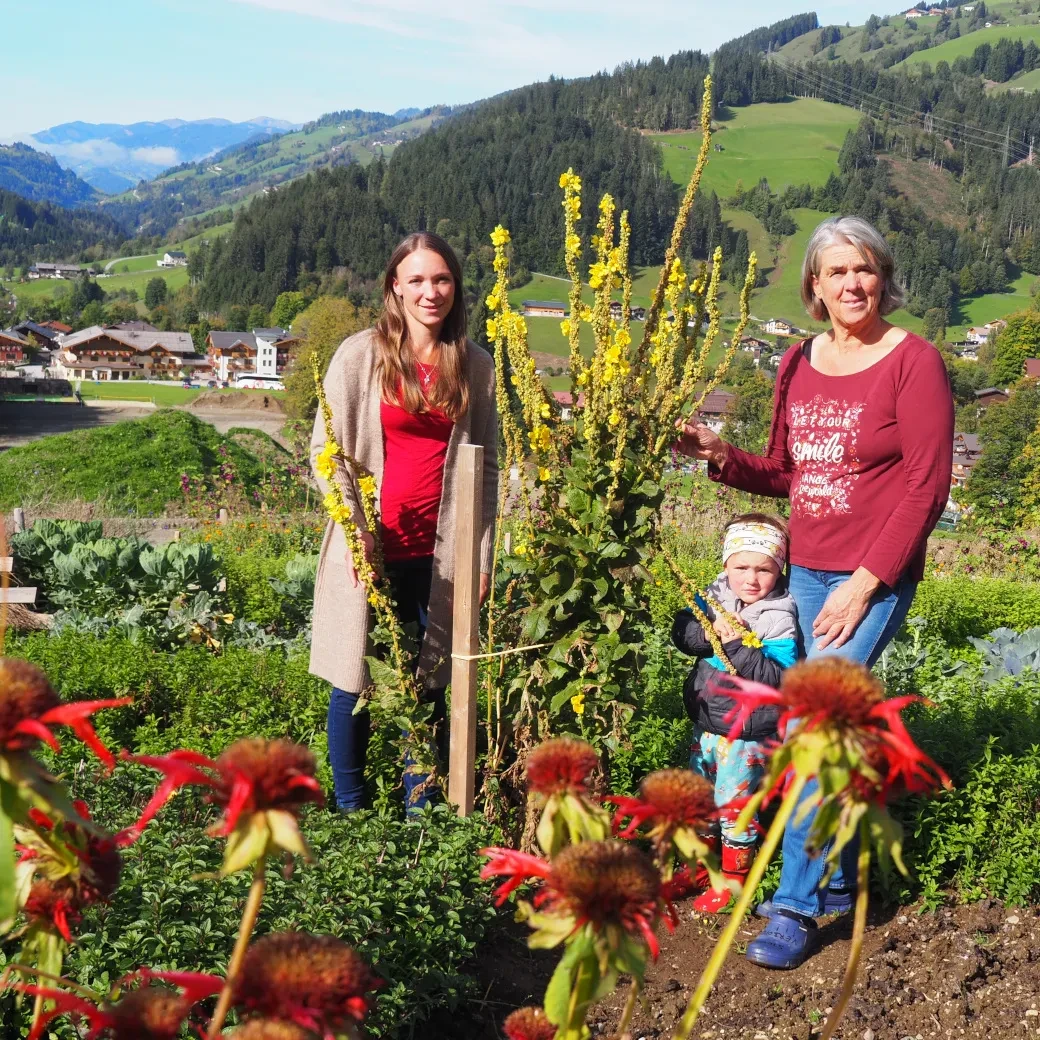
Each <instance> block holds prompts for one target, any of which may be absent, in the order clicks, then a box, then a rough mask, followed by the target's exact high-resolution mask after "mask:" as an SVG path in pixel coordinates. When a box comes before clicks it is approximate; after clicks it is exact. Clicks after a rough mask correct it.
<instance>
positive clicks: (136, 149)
mask: <svg viewBox="0 0 1040 1040" xmlns="http://www.w3.org/2000/svg"><path fill="white" fill-rule="evenodd" d="M299 126H300V124H298V123H290V122H288V121H287V120H284V119H272V118H271V117H269V116H258V117H257V118H255V119H250V120H246V121H244V122H233V121H231V120H228V119H219V118H210V119H190V120H189V119H165V120H158V121H156V122H140V123H84V122H80V121H75V122H69V123H61V124H59V125H58V126H52V127H50V128H48V129H47V130H41V131H40V132H39V133H35V134H33V135H32V137H31V138H30V139H29V141H28V143H29V144H31V145H33V146H34V147H36V148H38V149H40V150H41V151H45V152H48V153H49V154H51V155H53V156H54V157H55V158H56V159H57V160H58V162H60V163H61V165H62V166H64V167H66V168H67V169H71V170H73V171H74V172H75V173H76V174H78V175H79V176H80V177H81V178H82V179H83V180H85V181H87V182H88V183H89V184H91V185H93V186H94V187H95V188H97V189H98V190H100V191H103V192H106V193H107V194H116V193H119V192H122V191H126V190H127V189H129V188H132V187H134V186H135V185H136V184H138V183H139V182H140V181H142V180H149V179H151V178H153V177H157V176H158V175H159V174H161V173H163V172H164V171H165V170H168V169H170V167H173V166H178V165H180V164H181V163H185V162H197V161H198V160H200V159H204V158H206V157H207V156H209V155H213V154H214V153H216V152H220V151H223V150H225V149H227V148H230V147H232V146H234V145H236V144H240V143H242V142H243V141H246V140H248V139H250V138H267V137H271V136H274V135H277V134H281V133H285V132H287V131H290V130H295V129H298V128H299Z"/></svg>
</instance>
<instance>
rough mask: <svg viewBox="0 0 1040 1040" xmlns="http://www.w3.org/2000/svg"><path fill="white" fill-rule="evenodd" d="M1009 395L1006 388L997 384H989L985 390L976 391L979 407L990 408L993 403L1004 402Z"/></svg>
mask: <svg viewBox="0 0 1040 1040" xmlns="http://www.w3.org/2000/svg"><path fill="white" fill-rule="evenodd" d="M1008 397H1009V394H1008V392H1007V391H1006V390H1001V389H999V388H998V387H995V386H987V387H986V388H985V389H983V390H976V391H975V401H976V403H977V404H978V406H979V408H988V407H989V406H990V405H991V404H1003V403H1004V402H1005V401H1006V400H1007V399H1008Z"/></svg>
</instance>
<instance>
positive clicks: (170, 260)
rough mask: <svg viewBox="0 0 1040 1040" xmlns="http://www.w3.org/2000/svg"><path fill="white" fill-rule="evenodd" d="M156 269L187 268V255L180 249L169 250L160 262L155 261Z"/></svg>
mask: <svg viewBox="0 0 1040 1040" xmlns="http://www.w3.org/2000/svg"><path fill="white" fill-rule="evenodd" d="M155 266H156V267H187V266H188V254H187V253H185V252H183V251H181V250H180V249H171V250H169V251H167V252H165V253H163V255H162V259H161V260H156V261H155Z"/></svg>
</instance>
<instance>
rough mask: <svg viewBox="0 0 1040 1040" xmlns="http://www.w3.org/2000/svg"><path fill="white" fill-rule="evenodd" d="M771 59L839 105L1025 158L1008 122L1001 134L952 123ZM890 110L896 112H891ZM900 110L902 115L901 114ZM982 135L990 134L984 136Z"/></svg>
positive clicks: (1025, 148)
mask: <svg viewBox="0 0 1040 1040" xmlns="http://www.w3.org/2000/svg"><path fill="white" fill-rule="evenodd" d="M773 60H775V61H776V62H777V65H778V66H779V67H780V68H781V69H782V70H783V71H784V72H786V73H787V74H788V75H790V76H792V77H793V78H794V79H796V80H797V81H799V82H801V83H802V84H803V85H804V86H806V87H808V88H813V89H815V90H817V91H818V92H819V93H820V94H822V95H824V96H825V97H826V99H827V100H833V101H836V102H837V103H839V104H843V105H848V106H850V107H853V108H858V109H860V110H861V111H866V112H867V114H868V115H871V116H873V117H875V118H881V117H887V118H888V119H890V120H891V121H893V122H896V123H898V124H901V125H904V126H908V127H909V126H911V125H915V126H916V124H918V123H919V124H921V126H922V128H923V129H925V131H926V132H928V133H937V134H940V135H943V136H951V137H953V136H955V137H958V138H960V139H962V140H963V141H965V142H966V143H968V144H971V145H973V146H975V147H977V148H983V149H985V150H987V151H990V152H993V153H994V154H1000V153H1002V152H1003V150H1004V147H1005V144H1006V145H1007V146H1008V148H1009V154H1010V155H1012V156H1013V157H1014V159H1015V161H1018V160H1019V159H1024V158H1027V157H1028V154H1029V149H1028V146H1027V145H1026V143H1025V141H1024V140H1022V141H1021V142H1019V141H1018V140H1017V139H1014V140H1012V138H1011V135H1010V124H1008V127H1007V129H1006V131H1005V132H1004V133H998V132H996V131H992V130H986V129H984V128H982V127H976V126H972V125H969V124H967V123H955V122H953V121H952V120H948V119H945V118H943V117H941V116H937V115H936V114H935V113H934V112H920V111H917V110H915V109H912V108H909V107H908V106H906V105H902V104H900V103H899V102H895V101H890V100H888V99H886V98H879V97H876V96H875V95H873V94H868V93H867V92H865V91H862V90H859V89H858V88H855V87H850V86H848V85H847V84H845V83H842V82H840V81H836V80H833V79H829V78H828V77H826V76H823V75H821V74H820V73H818V72H816V71H815V70H814V71H811V72H808V71H806V70H805V69H803V68H802V67H801V66H798V65H794V64H788V63H786V62H784V61H782V60H779V59H775V58H774V59H773ZM893 109H895V110H896V111H892V110H893ZM899 109H902V110H903V112H900V111H898V110H899ZM903 113H906V114H905V115H904V114H903ZM911 117H912V119H913V121H914V122H913V124H911ZM985 135H990V136H989V137H987V136H985Z"/></svg>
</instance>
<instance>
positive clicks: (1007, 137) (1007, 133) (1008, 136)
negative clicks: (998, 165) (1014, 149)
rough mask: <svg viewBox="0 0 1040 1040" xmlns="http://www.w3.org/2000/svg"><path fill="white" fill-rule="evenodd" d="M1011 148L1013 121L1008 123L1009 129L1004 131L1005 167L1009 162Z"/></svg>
mask: <svg viewBox="0 0 1040 1040" xmlns="http://www.w3.org/2000/svg"><path fill="white" fill-rule="evenodd" d="M1010 150H1011V123H1010V122H1009V123H1008V125H1007V129H1006V130H1005V131H1004V167H1005V168H1006V167H1007V164H1008V152H1009V151H1010Z"/></svg>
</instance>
